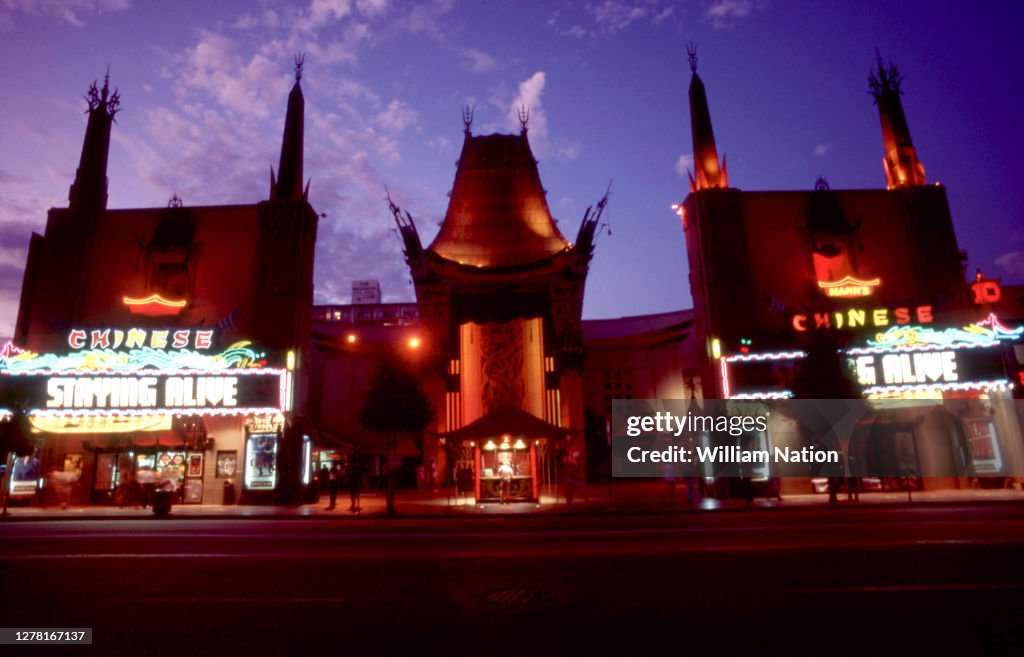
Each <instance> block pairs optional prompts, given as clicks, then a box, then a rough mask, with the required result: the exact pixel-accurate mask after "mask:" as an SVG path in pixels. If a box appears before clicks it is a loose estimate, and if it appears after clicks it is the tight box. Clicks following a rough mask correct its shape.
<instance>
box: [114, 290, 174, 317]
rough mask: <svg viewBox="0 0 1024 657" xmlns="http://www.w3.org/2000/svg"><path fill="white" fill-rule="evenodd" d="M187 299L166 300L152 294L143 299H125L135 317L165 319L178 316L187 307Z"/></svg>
mask: <svg viewBox="0 0 1024 657" xmlns="http://www.w3.org/2000/svg"><path fill="white" fill-rule="evenodd" d="M186 303H187V301H186V300H185V299H180V300H179V299H165V298H163V297H162V296H160V295H159V294H151V295H149V296H148V297H144V298H141V299H133V298H131V297H124V305H126V306H128V310H130V311H131V313H132V314H133V315H148V316H150V317H163V316H167V315H177V314H178V313H180V312H181V309H182V308H184V307H185V304H186Z"/></svg>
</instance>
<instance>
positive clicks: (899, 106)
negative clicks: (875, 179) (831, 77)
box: [868, 49, 925, 189]
mask: <svg viewBox="0 0 1024 657" xmlns="http://www.w3.org/2000/svg"><path fill="white" fill-rule="evenodd" d="M875 57H876V62H877V72H876V71H871V72H870V73H869V74H868V93H869V94H871V96H872V97H873V98H874V99H875V104H876V105H878V117H879V119H880V120H881V123H882V141H883V143H884V146H885V157H884V158H882V164H883V166H884V167H885V179H886V183H887V185H888V187H889V189H894V188H896V187H909V186H913V185H924V184H925V177H924V165H923V164H921V161H920V160H918V159H917V149H915V148H914V143H913V142H912V141H911V139H910V128H909V127H908V125H907V117H906V115H905V114H904V113H903V101H902V100H900V94H901V93H902V92H901V91H900V84H901V83H902V82H903V76H902V75H900V72H899V69H897V68H896V65H895V64H893V63H892V62H889V66H888V67H886V66H885V65H884V64H883V63H882V55H881V54H879V52H878V50H877V49H876V50H875Z"/></svg>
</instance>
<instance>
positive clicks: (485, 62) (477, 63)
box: [459, 48, 498, 73]
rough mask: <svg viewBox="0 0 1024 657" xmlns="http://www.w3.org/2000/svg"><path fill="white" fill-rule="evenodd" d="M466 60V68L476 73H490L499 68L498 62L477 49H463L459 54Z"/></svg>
mask: <svg viewBox="0 0 1024 657" xmlns="http://www.w3.org/2000/svg"><path fill="white" fill-rule="evenodd" d="M459 54H461V55H462V57H463V58H465V59H466V62H465V64H464V65H465V67H466V68H467V69H468V70H470V71H472V72H474V73H488V72H490V71H493V70H494V69H496V68H498V60H497V59H495V58H494V57H491V56H490V55H488V54H487V53H485V52H484V51H482V50H479V49H477V48H463V49H462V51H461V52H460V53H459Z"/></svg>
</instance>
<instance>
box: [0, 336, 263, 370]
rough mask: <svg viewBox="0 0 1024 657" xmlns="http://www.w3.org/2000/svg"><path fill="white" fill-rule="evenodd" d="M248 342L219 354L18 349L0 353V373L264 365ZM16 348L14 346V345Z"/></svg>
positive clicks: (189, 368) (195, 368)
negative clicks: (69, 351) (58, 352)
mask: <svg viewBox="0 0 1024 657" xmlns="http://www.w3.org/2000/svg"><path fill="white" fill-rule="evenodd" d="M250 344H251V343H250V342H248V341H242V342H236V343H235V344H233V345H231V346H230V347H228V348H227V349H225V350H224V351H222V352H220V353H219V354H201V353H199V352H197V351H192V350H189V349H179V350H177V351H167V350H164V349H154V348H152V347H142V348H140V349H130V350H128V351H121V352H118V351H114V350H113V349H109V348H107V349H84V350H81V351H76V352H73V353H70V354H37V353H35V352H31V351H25V350H19V352H18V353H15V352H14V350H13V349H12V350H11V353H10V355H8V356H4V355H3V352H0V374H26V373H34V372H38V373H42V372H83V371H91V372H137V371H139V370H143V369H147V368H155V369H159V370H204V371H221V370H234V369H261V368H263V367H264V366H266V364H267V361H266V359H265V354H264V353H262V352H258V351H256V350H254V349H252V348H251V347H250V346H249V345H250ZM15 349H16V348H15Z"/></svg>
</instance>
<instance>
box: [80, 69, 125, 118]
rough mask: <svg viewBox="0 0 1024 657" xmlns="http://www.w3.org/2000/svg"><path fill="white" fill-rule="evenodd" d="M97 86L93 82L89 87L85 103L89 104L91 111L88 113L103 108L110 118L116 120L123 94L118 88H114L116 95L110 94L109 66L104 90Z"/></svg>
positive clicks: (96, 83)
mask: <svg viewBox="0 0 1024 657" xmlns="http://www.w3.org/2000/svg"><path fill="white" fill-rule="evenodd" d="M97 85H98V82H97V81H96V80H93V81H92V84H90V85H89V90H88V91H87V92H86V95H85V102H86V103H88V104H89V109H88V110H86V113H88V112H91V111H92V110H94V109H96V108H99V107H102V108H103V109H104V110H106V112H107V114H109V115H110V118H114V116H115V115H116V114H117V113H118V111H119V110H120V109H121V94H120V93H119V92H118V90H117V88H116V87H115V88H114V93H110V67H109V66H107V72H106V74H105V75H104V76H103V88H102V89H100V88H99V87H98V86H97Z"/></svg>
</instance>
